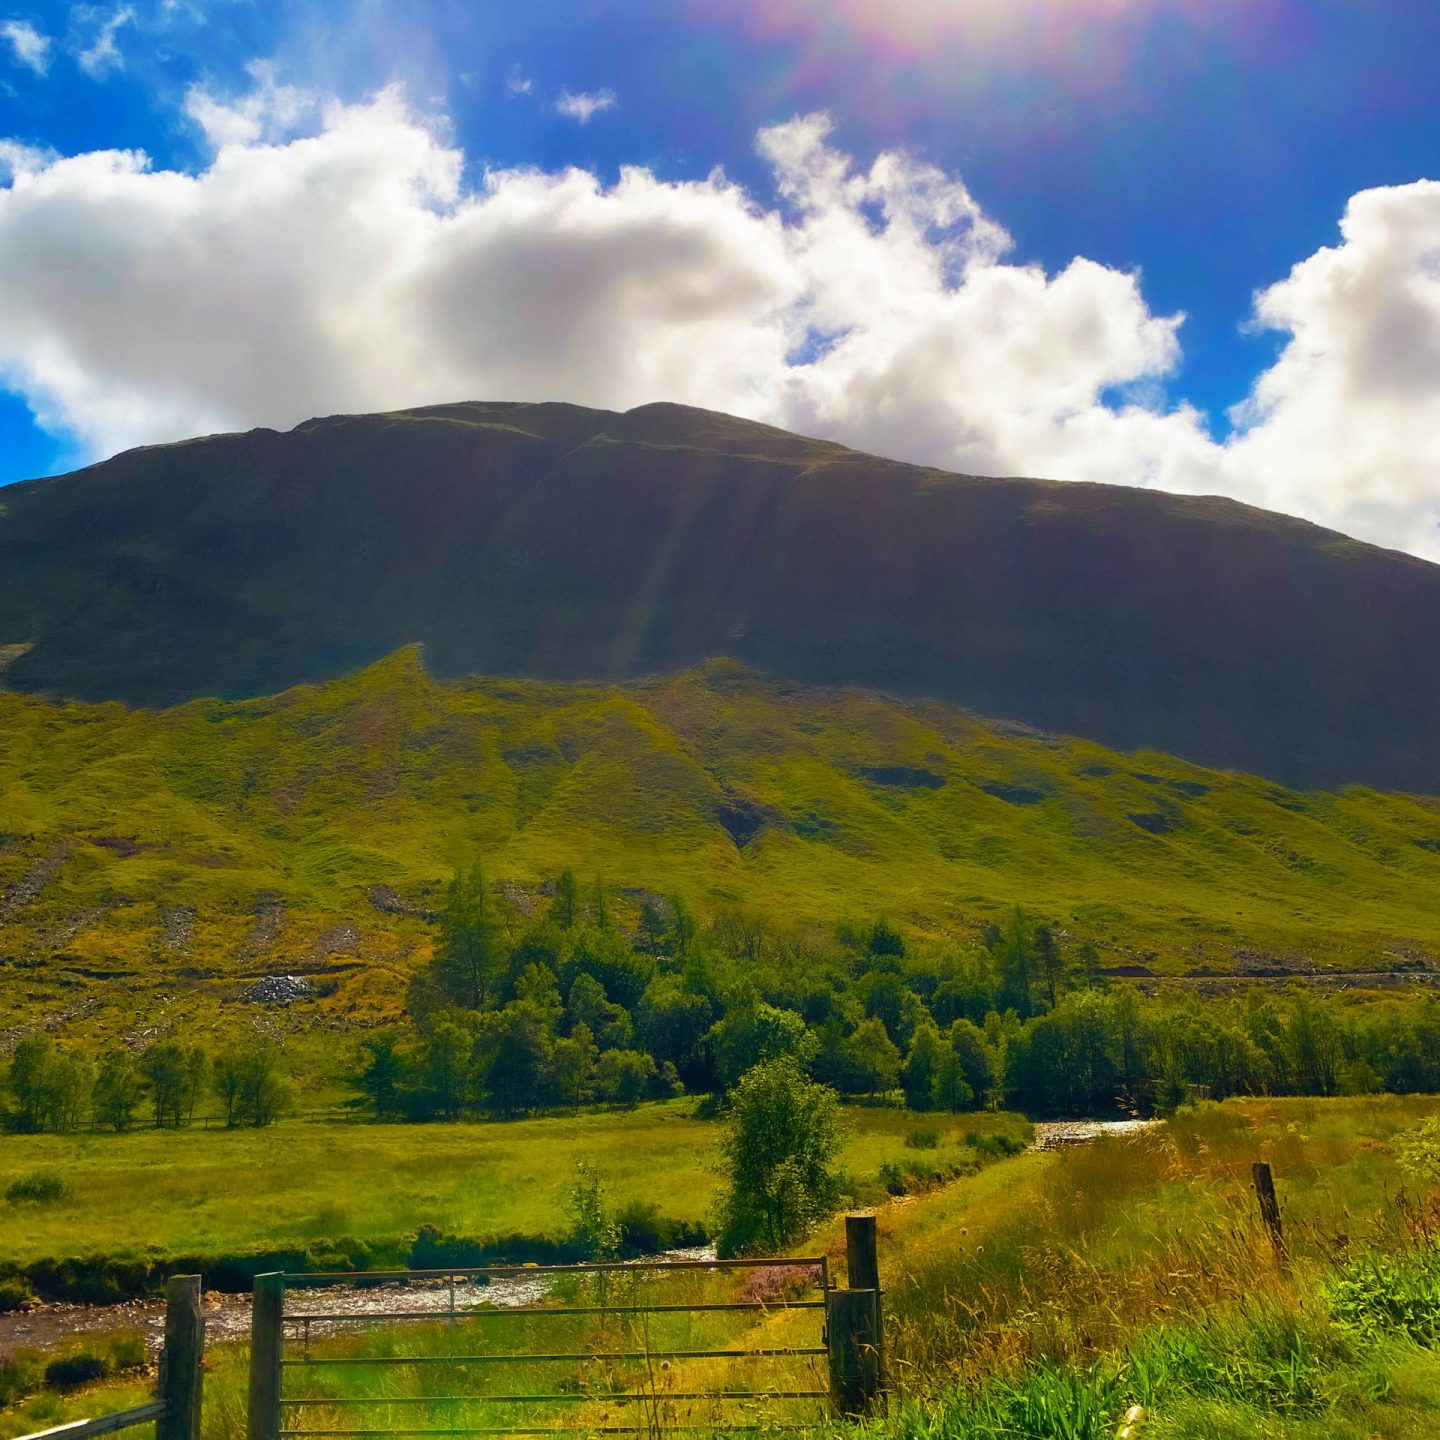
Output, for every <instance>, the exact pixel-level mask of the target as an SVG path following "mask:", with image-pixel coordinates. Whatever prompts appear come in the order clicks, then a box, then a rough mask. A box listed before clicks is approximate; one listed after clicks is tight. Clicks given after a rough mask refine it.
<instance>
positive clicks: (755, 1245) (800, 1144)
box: [720, 1054, 842, 1254]
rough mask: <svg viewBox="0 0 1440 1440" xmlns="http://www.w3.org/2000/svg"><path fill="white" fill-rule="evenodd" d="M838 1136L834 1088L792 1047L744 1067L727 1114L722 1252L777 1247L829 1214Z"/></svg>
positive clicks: (835, 1187) (835, 1195)
mask: <svg viewBox="0 0 1440 1440" xmlns="http://www.w3.org/2000/svg"><path fill="white" fill-rule="evenodd" d="M841 1138H842V1136H841V1128H840V1112H839V1105H838V1101H837V1099H836V1096H835V1093H834V1091H832V1090H830V1089H828V1088H827V1087H825V1086H822V1085H817V1084H815V1083H814V1082H813V1081H810V1080H807V1079H806V1078H805V1075H804V1072H803V1071H802V1070H801V1068H800V1065H799V1063H798V1062H797V1060H796V1059H795V1057H794V1056H793V1055H789V1054H782V1055H780V1056H778V1057H777V1058H774V1059H770V1060H765V1061H763V1062H761V1063H760V1064H758V1065H756V1066H755V1067H754V1068H753V1069H752V1070H749V1071H747V1072H746V1073H745V1075H743V1076H742V1077H741V1078H740V1080H739V1081H738V1083H737V1084H736V1085H735V1087H734V1091H733V1093H732V1095H731V1097H730V1108H729V1112H728V1114H727V1116H726V1124H725V1137H724V1141H723V1150H724V1155H725V1167H726V1187H727V1188H726V1192H725V1198H724V1201H723V1202H722V1206H721V1213H722V1223H721V1236H720V1244H721V1248H722V1250H723V1252H724V1253H727V1254H739V1253H743V1252H745V1251H748V1250H755V1249H768V1250H770V1251H772V1252H779V1251H781V1250H783V1249H784V1247H785V1246H787V1245H791V1244H793V1243H794V1242H795V1241H797V1240H798V1239H800V1238H801V1236H803V1235H804V1234H805V1232H806V1231H807V1230H809V1229H810V1227H811V1226H813V1225H815V1224H816V1223H818V1222H819V1221H820V1220H821V1219H823V1218H824V1217H825V1216H826V1215H828V1214H829V1213H830V1212H831V1211H832V1210H833V1209H834V1208H835V1206H836V1204H837V1203H838V1202H839V1181H838V1179H837V1176H836V1173H835V1161H836V1157H837V1155H838V1152H839V1149H840V1144H841Z"/></svg>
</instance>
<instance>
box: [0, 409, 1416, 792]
mask: <svg viewBox="0 0 1440 1440" xmlns="http://www.w3.org/2000/svg"><path fill="white" fill-rule="evenodd" d="M3 498H4V501H5V505H6V513H5V514H4V515H3V517H0V654H8V655H10V656H11V657H12V658H10V659H9V660H8V662H7V663H6V666H5V669H4V670H3V672H0V675H3V680H4V682H5V683H6V684H7V685H9V686H10V687H11V688H14V689H18V690H24V691H35V692H39V693H45V694H50V695H52V696H73V697H75V698H79V699H86V700H103V699H111V698H115V699H121V700H124V701H126V702H127V703H131V704H147V705H166V704H172V703H176V702H178V701H183V700H185V699H188V698H192V697H196V696H199V695H204V694H220V695H222V696H228V697H232V698H239V697H242V696H245V695H260V694H267V693H273V692H274V691H277V690H280V689H283V688H285V686H287V685H289V684H293V683H298V682H302V681H320V680H324V679H326V678H328V677H333V676H337V675H340V674H344V673H347V672H348V671H351V670H354V669H356V668H359V667H360V666H363V665H365V664H368V663H371V662H372V661H375V660H377V659H379V658H381V657H382V656H383V655H386V654H390V653H392V652H393V651H395V650H397V649H399V648H401V647H402V646H403V645H406V644H409V643H414V642H419V643H422V644H424V645H425V647H426V651H425V653H426V656H427V661H428V663H429V664H430V666H431V667H432V668H433V669H434V670H435V671H436V673H437V674H438V675H441V676H456V675H462V674H467V673H475V674H500V675H505V674H509V675H514V676H516V677H520V678H524V677H530V678H535V679H539V680H569V681H578V680H582V679H590V680H597V681H604V680H625V679H633V678H636V677H638V676H641V675H648V674H663V673H670V672H673V671H677V670H682V669H685V668H686V667H688V666H692V665H695V664H698V663H701V662H703V661H704V660H706V659H708V658H710V657H712V656H715V655H728V656H731V657H732V658H734V659H737V660H739V661H741V662H742V663H743V664H745V665H747V666H750V667H751V668H753V669H755V670H756V671H758V672H759V673H761V674H765V675H771V676H774V677H777V678H790V679H794V680H796V681H799V682H801V683H806V684H815V685H832V684H841V685H845V684H854V685H860V686H864V687H869V688H873V689H876V690H879V691H884V692H887V693H893V694H895V695H897V696H900V697H905V698H911V699H917V698H926V697H931V698H935V699H937V700H942V701H944V702H946V703H949V704H956V705H960V706H962V707H964V708H967V709H970V710H972V711H974V712H976V713H978V714H982V715H987V716H991V717H995V718H998V719H1008V720H1014V721H1016V722H1018V723H1021V724H1026V725H1034V726H1037V727H1039V728H1041V729H1044V730H1050V731H1054V732H1056V733H1061V734H1071V735H1082V736H1088V737H1091V738H1093V739H1095V740H1096V741H1098V742H1100V743H1104V744H1107V745H1111V746H1115V747H1117V748H1120V749H1134V748H1139V747H1142V746H1153V747H1154V748H1156V749H1158V750H1161V751H1164V752H1166V753H1171V754H1176V755H1180V756H1183V757H1185V758H1188V759H1191V760H1194V761H1195V762H1196V763H1200V764H1205V765H1211V766H1219V767H1221V768H1231V769H1235V770H1238V771H1246V772H1256V773H1260V774H1265V775H1269V776H1271V777H1272V778H1275V779H1278V780H1282V781H1285V782H1287V783H1293V784H1299V785H1302V786H1314V787H1317V788H1330V789H1333V788H1336V787H1339V786H1343V785H1345V784H1349V783H1364V784H1372V785H1377V786H1380V787H1382V788H1388V789H1406V790H1413V791H1420V792H1425V793H1440V746H1437V745H1436V744H1435V743H1434V737H1435V736H1436V735H1437V734H1440V675H1437V667H1435V666H1434V665H1433V663H1432V662H1433V659H1434V656H1435V643H1434V639H1433V637H1434V635H1436V634H1440V567H1436V566H1433V565H1429V564H1427V563H1426V562H1425V561H1422V560H1419V559H1417V558H1415V557H1412V556H1407V555H1404V554H1401V553H1398V552H1391V551H1384V550H1380V549H1378V548H1376V547H1373V546H1369V545H1366V544H1364V543H1363V542H1359V541H1355V540H1352V539H1350V538H1348V537H1345V536H1342V535H1339V534H1338V533H1336V532H1332V531H1327V530H1324V529H1322V528H1321V527H1318V526H1313V525H1311V524H1309V523H1308V522H1305V521H1300V520H1295V519H1292V518H1290V517H1286V516H1279V515H1274V514H1272V513H1271V512H1266V511H1259V510H1255V509H1253V508H1251V507H1247V506H1243V505H1241V504H1240V503H1239V502H1235V501H1232V500H1228V499H1225V498H1223V497H1192V496H1171V495H1167V494H1164V493H1162V492H1157V491H1144V490H1136V489H1131V488H1127V487H1122V486H1104V485H1095V484H1079V483H1074V482H1066V481H1044V480H1032V479H1026V478H1015V477H1011V478H1006V479H997V478H990V477H978V476H959V475H951V474H950V473H948V472H944V471H940V470H936V469H931V468H923V467H917V466H911V465H905V464H903V463H901V462H898V461H891V460H886V459H884V458H883V457H878V456H868V455H863V454H861V453H859V452H856V451H852V450H848V449H846V448H845V447H843V446H839V445H837V444H835V443H833V442H829V441H823V440H811V439H807V438H805V437H802V436H796V435H791V434H790V433H789V432H786V431H782V430H777V429H775V428H774V427H769V426H762V425H758V424H756V423H754V422H750V421H741V420H737V419H735V418H733V417H730V416H726V415H723V414H720V413H719V412H712V411H700V410H695V409H693V408H690V407H685V406H677V405H670V404H667V403H663V402H662V403H657V404H652V405H647V406H641V407H637V408H636V409H634V410H631V411H627V412H623V413H622V412H615V411H597V410H590V409H587V408H585V407H581V406H574V405H568V404H565V403H563V402H551V403H545V404H537V405H530V404H524V403H521V402H481V401H472V402H459V403H456V404H450V405H439V406H425V407H420V408H418V409H414V410H408V411H398V412H391V413H389V414H379V415H368V416H324V417H315V418H314V419H312V420H309V421H305V422H302V424H301V425H299V426H297V427H296V428H295V429H293V430H291V431H286V432H277V431H270V430H263V429H262V430H252V431H247V432H237V433H234V434H229V435H219V436H211V437H204V438H200V439H196V440H191V441H182V442H176V443H174V444H172V445H167V446H162V447H145V448H142V449H139V450H133V451H127V452H125V453H124V454H122V455H119V456H116V457H114V458H113V459H111V460H108V461H103V462H100V463H98V464H96V465H93V466H89V467H86V468H85V469H83V470H80V471H75V472H72V473H71V474H69V475H66V476H59V477H50V478H47V479H42V480H37V481H29V482H23V483H22V484H21V485H19V486H12V487H8V488H7V490H6V492H5V496H4V497H3ZM22 647H24V648H22Z"/></svg>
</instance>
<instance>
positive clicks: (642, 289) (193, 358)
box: [0, 69, 1440, 558]
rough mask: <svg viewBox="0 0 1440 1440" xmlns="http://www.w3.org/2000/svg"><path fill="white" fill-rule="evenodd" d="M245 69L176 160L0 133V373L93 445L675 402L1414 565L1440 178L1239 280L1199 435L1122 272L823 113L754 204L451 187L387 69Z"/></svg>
mask: <svg viewBox="0 0 1440 1440" xmlns="http://www.w3.org/2000/svg"><path fill="white" fill-rule="evenodd" d="M255 80H256V84H255V88H254V90H253V91H252V93H251V94H249V95H247V96H244V97H242V98H241V99H239V100H237V101H229V102H224V101H221V100H218V99H216V98H215V97H213V96H212V95H210V94H209V93H208V92H204V91H197V92H194V93H193V94H192V97H191V103H190V113H191V115H192V117H193V118H194V119H195V121H196V123H198V124H199V125H201V126H202V127H203V128H204V130H205V133H206V135H207V136H208V137H209V139H210V141H211V143H212V145H213V146H214V147H215V153H214V156H213V158H212V159H211V160H210V162H209V163H208V164H207V165H205V166H204V167H203V168H200V169H199V170H197V171H196V172H195V173H176V172H171V171H156V170H154V169H153V168H152V167H151V166H150V165H149V163H148V161H147V159H146V157H145V156H143V155H141V154H138V153H135V152H131V151H108V152H95V153H90V154H82V155H76V156H70V157H57V156H53V155H44V154H39V153H36V152H32V151H25V150H24V149H23V148H21V147H15V146H12V147H10V148H9V149H8V150H0V162H3V165H0V173H3V169H4V168H7V167H8V169H9V170H10V171H11V172H12V179H11V181H10V183H9V184H8V186H0V375H3V377H4V378H5V380H6V382H7V383H8V384H10V385H11V386H12V387H13V388H15V389H16V390H18V391H20V392H21V393H23V395H24V396H25V398H26V400H27V401H28V403H29V404H30V406H31V407H32V409H33V410H34V411H35V413H36V414H37V415H39V416H40V417H41V420H42V423H44V424H46V425H47V426H49V427H51V428H53V429H55V430H57V431H63V432H67V433H69V434H70V435H71V436H73V437H76V438H78V439H80V440H81V441H82V442H83V443H85V444H86V445H88V446H89V447H90V449H91V450H92V451H93V452H94V453H96V454H97V455H98V454H103V453H108V452H111V451H113V450H115V449H118V448H121V447H123V446H127V445H133V444H138V443H142V442H150V441H158V440H168V439H175V438H179V437H182V436H185V435H191V434H196V433H201V432H204V431H211V430H219V429H235V428H243V427H246V426H249V425H256V424H264V425H271V426H276V427H284V426H289V425H292V424H294V423H296V422H298V421H300V420H302V419H305V418H307V417H308V416H311V415H316V414H328V413H334V412H337V411H354V410H370V409H391V408H396V407H400V406H405V405H412V404H427V403H433V402H436V401H440V400H446V399H465V398H511V399H521V400H524V399H533V400H539V399H567V400H573V401H576V402H578V403H581V404H590V405H598V406H606V407H611V408H618V409H623V408H627V407H629V406H632V405H637V404H642V403H644V402H646V401H650V400H657V399H670V400H678V401H682V402H686V403H690V404H696V405H703V406H708V407H711V408H715V409H721V410H729V411H733V412H736V413H739V414H743V415H748V416H751V417H753V418H755V419H760V420H767V421H770V422H772V423H777V424H781V425H786V426H789V427H791V428H795V429H799V430H802V431H808V432H810V433H814V434H823V435H828V436H831V437H833V438H836V439H839V440H842V441H845V442H846V443H849V444H852V445H856V446H859V447H861V448H864V449H867V450H872V451H877V452H880V453H885V454H891V455H896V456H899V457H900V458H904V459H910V460H916V461H922V462H926V463H931V464H937V465H942V466H945V467H947V468H952V469H959V470H967V471H972V472H978V473H991V474H1030V475H1050V476H1054V477H1056V478H1061V479H1093V480H1102V481H1111V482H1115V483H1123V484H1133V485H1153V486H1160V487H1164V488H1167V489H1172V490H1179V491H1189V492H1196V493H1198V492H1211V493H1214V492H1218V493H1224V494H1230V495H1234V496H1236V497H1237V498H1240V499H1243V500H1248V501H1251V502H1252V503H1257V504H1264V505H1270V506H1272V507H1275V508H1279V509H1283V510H1287V511H1290V512H1291V513H1294V514H1299V515H1304V516H1307V517H1309V518H1312V519H1316V520H1319V521H1321V522H1323V523H1326V524H1331V525H1334V526H1337V527H1338V528H1341V529H1344V530H1348V531H1350V532H1351V533H1353V534H1357V535H1360V536H1362V537H1364V538H1367V539H1373V540H1377V541H1380V542H1382V543H1385V544H1390V545H1395V546H1400V547H1403V548H1408V549H1411V550H1414V551H1416V552H1417V553H1422V554H1427V555H1431V556H1435V557H1437V558H1440V535H1437V531H1436V521H1437V509H1440V500H1437V491H1440V487H1437V485H1436V481H1435V477H1436V476H1437V475H1440V451H1437V445H1440V424H1437V423H1436V417H1437V406H1440V250H1437V246H1440V186H1437V185H1433V184H1425V183H1421V184H1417V185H1410V186H1401V187H1396V188H1393V189H1386V190H1374V191H1367V192H1364V193H1362V194H1360V195H1357V196H1356V197H1354V199H1353V200H1352V202H1351V204H1350V207H1349V209H1348V211H1347V213H1346V215H1345V218H1344V221H1343V224H1342V228H1341V243H1340V244H1338V245H1337V246H1335V247H1334V248H1331V249H1325V250H1322V251H1320V252H1318V253H1317V254H1316V255H1313V256H1311V257H1309V258H1308V259H1306V260H1304V261H1302V262H1301V263H1300V264H1299V265H1297V266H1296V268H1295V270H1294V271H1293V272H1292V273H1291V274H1290V275H1289V276H1288V277H1286V278H1285V279H1283V280H1281V281H1279V283H1277V284H1276V285H1274V286H1272V287H1271V288H1270V289H1269V290H1266V291H1265V292H1264V293H1263V294H1262V295H1260V296H1259V297H1258V298H1257V305H1256V320H1257V323H1259V324H1263V325H1268V326H1275V327H1278V328H1279V329H1280V330H1281V331H1282V332H1283V333H1284V334H1285V335H1286V336H1288V341H1287V343H1286V345H1285V346H1284V348H1283V351H1282V353H1281V355H1280V356H1279V358H1278V360H1277V361H1276V363H1275V364H1274V365H1273V366H1272V367H1271V368H1270V369H1268V370H1267V371H1266V372H1265V373H1264V374H1263V375H1262V376H1261V377H1260V378H1259V380H1258V381H1257V383H1256V385H1255V387H1254V390H1253V393H1252V395H1251V396H1250V398H1249V400H1248V401H1247V402H1246V404H1245V405H1244V406H1243V407H1242V410H1241V411H1240V412H1239V413H1238V414H1237V415H1236V417H1235V421H1236V430H1235V433H1234V435H1233V436H1232V438H1231V439H1230V440H1228V441H1227V442H1226V443H1224V444H1221V443H1218V442H1216V441H1215V440H1214V439H1213V438H1212V437H1211V435H1210V434H1209V432H1208V430H1207V427H1206V424H1205V421H1204V417H1202V416H1201V415H1199V414H1198V413H1197V412H1196V411H1195V410H1194V409H1192V408H1190V407H1188V406H1186V405H1183V404H1181V405H1170V404H1167V403H1166V401H1165V400H1164V398H1163V397H1164V391H1165V385H1166V383H1167V381H1168V380H1170V379H1171V378H1173V376H1174V375H1175V374H1176V372H1177V368H1178V366H1179V365H1180V362H1181V350H1180V339H1179V336H1180V330H1181V324H1182V317H1181V316H1178V315H1156V314H1153V313H1152V312H1151V311H1150V309H1149V307H1148V306H1147V304H1146V302H1145V298H1144V295H1143V292H1142V288H1141V283H1140V279H1139V277H1138V276H1136V275H1134V274H1130V273H1126V272H1122V271H1117V270H1114V269H1111V268H1108V267H1106V266H1103V265H1100V264H1097V263H1096V262H1094V261H1091V260H1087V259H1084V258H1077V259H1075V260H1074V261H1072V262H1071V263H1070V264H1069V265H1067V266H1065V267H1064V268H1063V269H1061V270H1060V271H1058V272H1056V273H1046V272H1045V271H1044V270H1043V269H1041V268H1040V267H1038V266H1033V265H1021V264H1016V263H1014V262H1013V261H1012V260H1010V259H1009V258H1008V257H1009V252H1010V240H1009V236H1008V235H1007V234H1006V232H1005V230H1004V228H1003V227H1002V226H1001V225H1000V224H999V223H997V221H996V220H995V219H993V218H992V217H990V216H988V215H987V214H985V213H984V211H983V210H982V208H981V207H980V206H979V205H978V204H977V203H976V201H975V199H974V197H973V196H972V195H971V194H970V193H969V191H968V190H967V188H966V187H965V185H964V183H963V182H962V181H961V180H960V179H958V178H957V177H955V176H953V175H948V174H946V173H944V172H942V171H940V170H937V169H935V168H934V167H932V166H928V165H925V164H922V163H920V162H919V161H917V160H915V159H914V158H912V157H909V156H907V155H905V154H903V153H898V152H894V153H886V154H883V155H881V156H879V157H878V158H877V159H875V161H874V162H873V163H872V164H870V165H869V166H868V167H862V166H857V165H855V164H854V163H853V162H852V160H851V159H850V158H849V157H847V156H846V155H844V154H843V153H841V152H840V151H839V150H838V149H837V148H836V147H835V146H834V145H833V144H832V142H831V140H830V137H829V130H828V123H827V121H826V120H825V118H824V117H823V116H809V117H801V118H799V119H796V120H794V121H791V122H789V123H788V124H784V125H780V126H776V127H773V128H770V129H767V130H765V131H763V132H762V133H761V135H760V137H759V145H760V150H761V153H762V155H763V156H764V158H765V160H766V162H767V163H768V164H769V165H770V166H771V167H772V169H773V172H774V175H775V181H776V193H777V196H778V199H777V201H776V202H775V203H774V204H771V205H762V204H760V203H758V202H757V201H756V200H755V199H754V197H753V196H751V195H748V194H747V193H746V192H745V191H743V190H742V189H741V188H740V187H738V186H737V185H735V184H734V183H732V182H731V181H729V180H728V179H727V178H726V177H725V176H724V175H723V174H720V173H718V172H717V173H715V174H712V175H710V176H709V177H707V178H706V179H704V180H694V181H681V182H674V181H666V180H664V179H662V178H660V177H658V176H657V175H655V174H654V173H653V172H652V171H650V170H648V169H645V168H640V167H633V168H628V169H625V170H623V171H622V172H621V174H620V176H619V178H618V180H616V181H615V182H614V183H613V184H609V185H606V184H602V183H601V181H600V180H599V179H597V177H596V176H594V175H593V174H590V173H588V172H587V171H584V170H579V169H568V170H563V171H558V172H553V173H546V172H541V171H538V170H534V169H497V170H492V171H490V172H488V173H487V174H485V175H484V176H483V178H482V179H481V181H480V182H479V183H478V184H477V185H475V186H466V185H465V184H463V183H462V175H463V174H464V157H463V155H462V154H461V153H460V152H459V151H458V150H457V149H456V148H454V146H453V145H452V144H451V143H450V142H449V140H448V139H447V132H446V130H445V129H444V127H443V126H442V125H441V124H439V123H437V122H435V121H434V120H433V119H431V118H430V117H427V116H424V115H421V114H418V113H417V112H416V111H415V110H413V109H412V108H411V107H409V106H408V105H407V104H406V103H405V101H404V99H403V98H402V96H401V95H400V94H399V93H398V92H395V91H387V92H385V93H383V94H381V95H380V96H378V97H376V98H375V99H374V100H373V101H371V102H370V103H367V104H361V105H348V106H347V105H340V104H338V103H335V102H333V101H332V102H325V103H322V102H320V101H318V100H317V99H316V98H315V97H313V96H308V95H305V94H304V92H299V91H290V90H289V89H287V87H284V86H281V85H279V84H278V82H277V81H276V79H275V76H274V74H273V72H270V71H267V70H264V69H260V70H257V71H256V73H255ZM301 124H306V125H308V127H309V128H308V130H306V131H305V132H303V133H299V134H296V133H294V131H295V127H296V126H298V125H301ZM1116 395H1120V396H1123V397H1127V398H1123V399H1121V400H1116V399H1115V398H1114V397H1115V396H1116Z"/></svg>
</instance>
